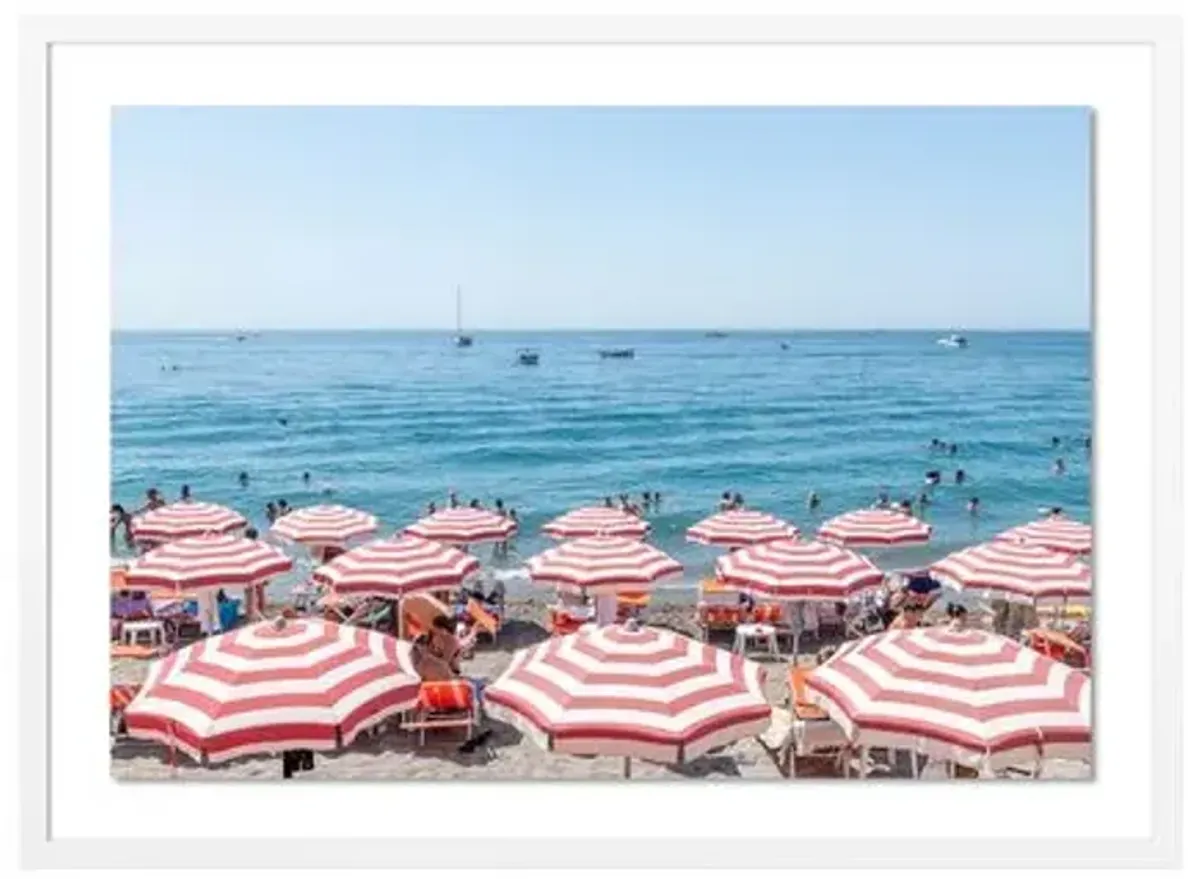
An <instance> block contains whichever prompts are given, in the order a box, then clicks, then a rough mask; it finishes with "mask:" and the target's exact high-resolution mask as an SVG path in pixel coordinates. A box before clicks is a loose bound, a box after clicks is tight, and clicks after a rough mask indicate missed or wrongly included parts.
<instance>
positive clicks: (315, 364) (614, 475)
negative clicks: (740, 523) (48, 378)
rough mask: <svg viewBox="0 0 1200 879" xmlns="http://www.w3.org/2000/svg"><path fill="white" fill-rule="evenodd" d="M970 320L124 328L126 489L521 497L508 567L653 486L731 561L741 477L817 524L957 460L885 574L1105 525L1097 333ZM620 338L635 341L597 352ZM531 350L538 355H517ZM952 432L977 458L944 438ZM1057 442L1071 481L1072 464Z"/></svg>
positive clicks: (118, 423)
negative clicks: (527, 359) (1053, 515)
mask: <svg viewBox="0 0 1200 879" xmlns="http://www.w3.org/2000/svg"><path fill="white" fill-rule="evenodd" d="M967 335H968V338H969V341H970V345H969V347H967V348H965V349H954V348H948V347H944V346H939V345H938V344H936V340H937V338H938V336H939V334H938V333H936V332H820V333H817V332H812V333H808V332H797V333H767V332H762V333H750V332H734V333H730V334H729V335H728V336H727V337H724V338H712V337H709V336H707V335H706V334H705V333H703V332H700V331H673V332H605V333H578V332H556V333H524V334H523V333H499V332H496V333H479V334H477V335H476V336H475V345H474V347H472V348H467V349H458V348H456V347H455V346H454V345H453V343H452V340H451V334H450V333H445V332H429V333H418V332H384V331H379V332H375V331H362V332H283V331H278V332H271V331H264V332H261V333H247V334H246V336H245V338H244V339H242V340H240V341H239V339H238V336H237V335H235V334H234V333H231V332H224V333H149V332H145V333H142V332H118V333H116V334H114V336H113V360H112V370H113V373H112V499H113V502H114V503H122V504H124V505H126V506H127V507H136V506H137V505H138V504H139V503H140V502H141V498H142V497H143V494H144V492H145V490H146V488H147V487H149V486H157V487H158V488H159V489H160V490H162V492H163V493H164V495H165V496H166V497H167V498H168V499H172V500H173V499H175V498H176V497H177V496H178V492H179V488H180V486H181V485H183V484H185V483H186V484H188V485H190V486H191V488H192V492H193V495H194V496H195V497H196V498H198V499H201V500H212V501H218V502H221V503H225V504H228V505H230V506H233V507H234V508H236V509H238V510H240V511H241V512H242V513H244V514H246V515H247V516H249V517H250V518H251V519H253V520H254V521H255V523H256V524H257V525H258V527H259V529H260V530H261V531H264V532H265V530H266V519H265V514H264V506H265V504H266V502H267V501H268V500H270V499H277V498H286V499H287V501H288V503H289V504H290V505H291V506H292V507H299V506H303V505H307V504H311V503H317V502H320V501H322V500H327V499H329V498H332V500H333V501H335V502H338V503H344V504H349V505H352V506H357V507H362V508H365V509H369V510H371V511H373V512H375V513H376V514H378V515H379V516H380V518H381V519H382V521H383V522H384V523H385V524H386V525H387V526H388V528H389V529H391V528H395V527H398V526H400V525H403V524H406V523H407V522H409V521H411V520H413V519H415V518H417V517H418V516H419V515H421V513H422V512H423V510H424V508H425V506H426V505H427V504H428V503H429V502H430V501H431V500H436V501H438V503H439V505H441V503H442V502H443V501H444V499H445V496H446V493H447V491H448V490H450V489H455V490H456V491H457V492H458V493H459V496H460V497H461V498H462V499H463V501H464V502H465V501H467V500H470V499H471V498H479V499H481V500H483V501H484V502H485V503H486V504H487V505H488V506H491V505H492V504H493V502H494V501H495V499H496V498H503V499H504V501H505V503H506V504H508V505H510V506H513V507H515V508H516V509H517V511H518V513H519V515H520V517H521V523H522V524H521V536H520V540H519V541H518V543H517V546H516V550H515V553H514V554H513V555H512V556H511V557H510V558H509V559H508V560H506V561H504V562H499V563H497V564H498V565H500V567H501V568H502V569H508V570H512V569H515V568H518V567H519V564H520V559H521V558H523V557H525V556H527V555H529V554H531V553H534V552H537V551H539V550H541V549H543V548H544V547H546V546H548V545H549V541H547V540H545V539H543V538H542V537H541V536H540V535H539V533H538V531H539V528H540V526H541V525H542V524H543V523H544V522H546V521H547V520H548V519H550V518H553V517H554V516H556V515H558V514H560V513H562V512H564V511H566V510H568V509H570V508H573V507H576V506H580V505H583V504H587V503H593V502H597V501H598V500H600V498H602V497H603V496H604V495H606V494H611V495H614V496H615V495H617V494H619V493H621V492H627V493H629V494H631V495H640V493H641V492H642V491H645V490H650V491H655V490H657V491H659V492H661V493H662V495H663V503H662V506H661V508H660V509H659V510H656V511H652V512H651V513H650V515H649V518H650V520H651V522H652V524H653V529H654V530H653V536H652V540H653V542H654V543H655V544H656V545H658V546H659V547H661V548H662V549H664V550H666V551H667V552H669V553H671V554H672V555H674V556H675V557H676V558H678V559H679V560H680V561H682V562H684V564H685V565H686V567H687V571H688V578H687V579H688V582H692V581H694V580H695V579H697V578H698V577H699V576H701V575H702V574H703V573H704V572H705V570H706V567H707V566H709V565H711V562H712V559H713V557H714V554H713V551H712V550H709V549H706V548H704V547H697V546H693V545H691V544H688V543H686V542H685V541H684V538H683V534H684V531H685V529H686V528H687V527H688V526H689V525H691V524H692V523H694V522H695V521H697V520H698V519H700V518H702V517H703V516H705V515H707V514H708V513H709V512H711V511H712V510H713V509H714V507H715V504H716V502H717V499H718V498H719V496H720V494H721V493H722V492H723V491H736V492H740V493H741V494H743V495H744V496H745V498H746V502H747V505H748V506H751V507H753V508H757V509H764V510H768V511H770V512H773V513H775V514H778V515H780V516H783V517H786V518H788V519H790V520H791V521H793V522H794V523H795V524H797V525H799V526H800V527H801V529H802V531H804V532H806V533H811V532H812V531H814V530H815V527H816V526H817V525H818V524H819V523H820V521H821V520H822V519H824V518H827V517H828V516H831V515H833V514H835V513H838V512H842V511H845V510H849V509H854V508H858V507H862V506H867V505H869V504H871V503H872V502H873V501H874V499H875V498H876V496H877V495H878V494H879V492H880V490H881V489H884V488H886V489H887V490H888V491H889V493H890V495H891V497H892V499H894V500H899V499H900V498H902V497H906V496H907V497H913V498H915V496H916V494H917V493H918V492H919V491H921V490H922V489H923V488H924V486H923V479H924V474H925V471H927V470H931V469H940V470H942V473H943V480H944V482H943V484H942V485H941V486H940V487H938V488H936V489H934V490H932V496H933V503H932V505H931V506H930V507H929V509H928V511H927V514H926V517H927V518H928V519H929V520H930V521H932V523H933V524H934V527H935V531H934V536H935V540H934V542H933V544H932V545H931V546H930V547H928V548H920V549H916V550H904V551H891V552H884V553H876V556H877V557H878V558H879V560H880V561H881V562H883V563H885V564H889V565H910V564H920V563H923V562H925V561H929V560H932V559H933V558H935V557H937V556H940V555H942V554H944V553H946V552H948V551H950V550H952V549H955V548H958V547H961V546H963V545H966V544H969V543H972V542H975V541H977V540H982V539H984V538H986V537H989V536H991V535H993V534H995V533H996V532H998V531H1000V530H1002V529H1004V528H1006V527H1008V526H1011V525H1015V524H1018V523H1021V522H1024V521H1027V520H1029V519H1032V518H1034V517H1036V516H1037V515H1038V513H1039V509H1040V508H1044V507H1049V506H1055V505H1057V506H1062V507H1064V508H1065V509H1066V511H1067V512H1068V513H1069V514H1070V515H1072V516H1074V517H1076V518H1079V519H1082V520H1085V521H1087V520H1090V515H1091V467H1090V454H1089V451H1088V450H1087V449H1086V448H1085V445H1084V440H1085V438H1086V437H1089V436H1090V435H1091V429H1092V428H1091V424H1092V408H1091V407H1092V402H1091V401H1092V384H1091V336H1090V334H1088V333H1086V332H1079V333H1058V332H1055V333H1050V332H1038V333H984V332H975V333H968V334H967ZM785 344H786V348H785ZM605 347H632V348H634V349H635V352H636V355H635V357H634V358H633V359H632V360H605V359H601V358H600V356H599V353H598V352H599V349H601V348H605ZM521 348H533V349H536V350H537V351H538V353H539V354H540V364H539V365H537V366H521V365H518V364H517V362H516V352H517V350H518V349H521ZM281 420H282V421H281ZM283 421H286V424H285V423H282V422H283ZM1055 436H1057V437H1059V438H1060V440H1061V447H1060V448H1058V449H1055V448H1053V447H1052V445H1051V443H1052V438H1053V437H1055ZM935 437H936V438H938V439H941V440H944V441H946V442H948V443H949V442H953V443H955V444H957V449H958V450H957V454H955V455H953V456H951V455H949V454H948V453H946V452H933V451H931V450H930V448H929V444H930V440H931V439H933V438H935ZM1056 457H1061V458H1063V459H1064V462H1065V464H1066V472H1065V474H1062V475H1055V474H1054V473H1052V465H1053V462H1054V460H1055V458H1056ZM959 467H961V468H962V469H964V470H965V471H966V474H967V481H966V484H965V485H962V486H956V485H953V484H952V483H953V474H954V471H955V469H957V468H959ZM243 470H244V471H246V472H247V473H249V475H250V483H249V486H248V487H246V488H242V487H240V486H239V484H238V479H237V477H238V473H239V472H240V471H243ZM305 471H308V472H310V473H311V482H310V484H309V485H307V486H306V485H305V484H304V483H303V481H302V478H301V477H302V474H303V473H304V472H305ZM810 490H815V491H816V492H818V494H819V495H820V497H821V501H822V502H821V508H820V509H819V510H818V511H817V513H816V514H810V513H809V511H808V509H807V507H806V503H805V502H806V498H807V495H808V492H809V491H810ZM971 496H977V497H978V498H979V499H980V503H981V509H980V512H979V514H978V516H976V517H972V516H971V515H969V514H968V513H967V511H966V503H967V500H968V498H970V497H971ZM485 557H487V556H485ZM489 560H490V559H489Z"/></svg>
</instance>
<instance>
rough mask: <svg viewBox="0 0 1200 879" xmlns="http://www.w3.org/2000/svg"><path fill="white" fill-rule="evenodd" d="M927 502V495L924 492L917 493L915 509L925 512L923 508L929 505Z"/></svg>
mask: <svg viewBox="0 0 1200 879" xmlns="http://www.w3.org/2000/svg"><path fill="white" fill-rule="evenodd" d="M929 503H930V501H929V495H927V494H926V493H925V492H921V493H920V494H919V495H917V509H918V510H919V511H920V512H922V513H923V512H925V508H926V507H928V506H929Z"/></svg>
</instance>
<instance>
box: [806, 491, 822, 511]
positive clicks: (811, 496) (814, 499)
mask: <svg viewBox="0 0 1200 879" xmlns="http://www.w3.org/2000/svg"><path fill="white" fill-rule="evenodd" d="M820 506H821V496H820V495H819V494H817V493H816V492H815V491H810V492H809V493H808V510H809V512H810V513H815V512H816V511H817V508H818V507H820Z"/></svg>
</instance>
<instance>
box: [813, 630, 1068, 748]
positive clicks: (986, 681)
mask: <svg viewBox="0 0 1200 879" xmlns="http://www.w3.org/2000/svg"><path fill="white" fill-rule="evenodd" d="M808 698H809V699H810V701H813V702H815V703H817V704H818V705H820V706H821V707H822V708H824V709H825V710H826V711H827V712H829V715H830V717H831V718H832V719H833V720H834V721H835V722H836V723H837V724H838V725H839V726H840V727H841V728H842V730H843V731H844V732H845V733H846V736H847V737H848V738H849V739H850V740H851V741H852V742H854V743H855V744H856V745H861V746H866V747H880V748H902V749H907V750H912V751H918V752H921V753H924V754H926V755H928V756H929V757H931V758H933V759H938V760H952V761H954V762H955V763H958V764H961V765H963V766H972V767H976V768H979V769H987V770H991V771H998V770H1000V769H1003V768H1005V767H1007V766H1011V765H1014V764H1021V763H1028V762H1030V761H1031V760H1037V759H1044V758H1047V757H1054V758H1063V759H1086V758H1088V757H1089V756H1090V752H1091V741H1092V687H1091V680H1090V679H1089V678H1088V676H1087V675H1086V674H1084V673H1083V672H1081V671H1079V670H1078V669H1074V668H1071V667H1070V666H1067V665H1064V664H1063V663H1060V662H1055V661H1054V660H1051V659H1048V658H1047V657H1045V656H1042V655H1041V654H1039V653H1037V652H1035V651H1033V650H1030V649H1029V648H1027V647H1022V646H1021V645H1020V644H1017V643H1016V642H1015V641H1012V640H1010V639H1008V638H1004V637H1002V636H1000V635H994V634H992V633H990V632H981V631H977V630H970V631H962V632H955V631H952V630H950V629H945V628H928V629H902V630H892V631H888V632H883V633H881V634H878V635H870V636H868V637H866V638H864V639H862V640H860V641H855V642H851V643H849V644H847V645H845V646H844V647H843V648H842V649H841V650H840V651H839V652H838V653H837V654H836V655H835V656H834V657H833V658H832V659H830V660H829V661H828V662H826V663H824V664H823V665H820V666H818V667H817V668H816V670H815V671H813V672H812V673H811V674H810V675H809V677H808Z"/></svg>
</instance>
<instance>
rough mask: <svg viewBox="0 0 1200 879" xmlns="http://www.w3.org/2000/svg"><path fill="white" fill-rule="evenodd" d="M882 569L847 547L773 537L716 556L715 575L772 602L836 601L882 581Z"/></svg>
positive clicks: (873, 586) (876, 585) (870, 587)
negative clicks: (760, 542)
mask: <svg viewBox="0 0 1200 879" xmlns="http://www.w3.org/2000/svg"><path fill="white" fill-rule="evenodd" d="M883 576H884V575H883V571H881V570H879V568H877V567H875V565H873V564H872V563H871V562H870V561H869V560H867V559H865V558H863V557H862V556H861V555H859V554H858V553H856V552H854V551H853V550H850V549H846V548H845V547H843V546H837V545H835V544H832V543H822V542H820V541H817V540H775V541H772V542H771V543H762V544H759V545H757V546H748V547H746V548H745V549H739V550H737V551H735V552H731V553H730V554H729V555H726V556H723V557H722V558H720V559H718V560H717V577H718V578H719V579H720V580H721V581H722V582H725V583H728V584H729V585H731V586H735V587H736V588H737V589H739V590H740V591H742V592H749V593H751V594H752V595H758V596H761V597H763V598H767V599H773V600H776V601H802V600H826V601H840V600H844V599H847V598H849V597H851V596H853V595H854V594H855V593H857V592H861V591H864V590H867V589H874V588H876V587H878V586H879V585H880V584H881V583H883Z"/></svg>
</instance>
